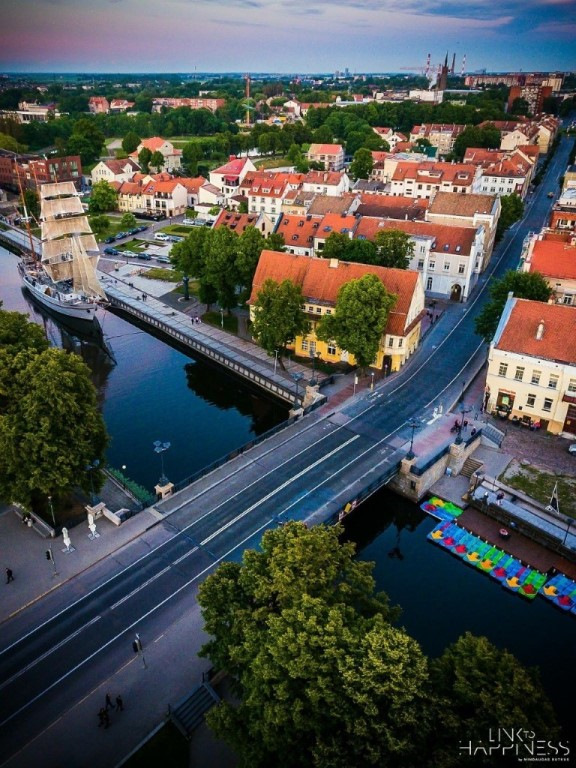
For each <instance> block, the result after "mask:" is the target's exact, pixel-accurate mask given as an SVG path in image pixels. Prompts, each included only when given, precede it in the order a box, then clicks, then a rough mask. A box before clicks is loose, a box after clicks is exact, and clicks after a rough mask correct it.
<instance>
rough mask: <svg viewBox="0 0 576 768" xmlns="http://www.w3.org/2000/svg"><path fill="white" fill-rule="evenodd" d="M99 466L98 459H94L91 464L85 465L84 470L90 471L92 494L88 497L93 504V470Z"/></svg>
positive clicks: (94, 498) (94, 495) (94, 497)
mask: <svg viewBox="0 0 576 768" xmlns="http://www.w3.org/2000/svg"><path fill="white" fill-rule="evenodd" d="M99 466H100V461H99V460H98V459H94V461H93V462H92V463H91V464H87V465H86V472H89V473H90V488H91V490H92V495H91V497H90V504H92V506H94V502H95V501H96V494H95V493H94V470H95V469H98V467H99Z"/></svg>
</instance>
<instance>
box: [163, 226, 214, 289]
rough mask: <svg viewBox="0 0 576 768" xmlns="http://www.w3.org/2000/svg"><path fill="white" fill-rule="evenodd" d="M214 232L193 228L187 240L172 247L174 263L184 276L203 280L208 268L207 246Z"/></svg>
mask: <svg viewBox="0 0 576 768" xmlns="http://www.w3.org/2000/svg"><path fill="white" fill-rule="evenodd" d="M211 234H212V230H209V229H207V228H206V227H192V229H191V232H190V234H189V235H188V237H187V238H186V239H185V240H181V241H180V242H179V243H176V244H175V245H173V246H172V250H171V252H170V255H171V257H172V262H173V263H174V265H175V266H176V268H177V269H178V270H179V271H180V272H182V274H183V275H188V276H189V277H195V278H197V279H198V280H202V279H203V277H204V270H205V267H206V253H207V244H208V239H209V237H210V235H211Z"/></svg>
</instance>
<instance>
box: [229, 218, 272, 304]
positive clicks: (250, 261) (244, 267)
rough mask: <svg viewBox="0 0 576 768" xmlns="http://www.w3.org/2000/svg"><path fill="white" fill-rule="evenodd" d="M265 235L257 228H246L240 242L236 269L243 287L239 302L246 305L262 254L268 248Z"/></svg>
mask: <svg viewBox="0 0 576 768" xmlns="http://www.w3.org/2000/svg"><path fill="white" fill-rule="evenodd" d="M266 247H267V245H266V240H265V238H264V235H262V233H261V232H260V231H259V230H258V229H256V227H246V229H245V230H244V232H242V234H241V235H240V237H239V240H238V250H237V252H236V269H237V271H238V278H239V284H240V286H241V291H240V296H239V301H240V302H241V303H244V302H245V301H247V299H248V298H249V297H250V292H251V290H252V280H253V279H254V273H255V272H256V267H257V266H258V259H259V258H260V254H261V253H262V251H263V250H264V248H266Z"/></svg>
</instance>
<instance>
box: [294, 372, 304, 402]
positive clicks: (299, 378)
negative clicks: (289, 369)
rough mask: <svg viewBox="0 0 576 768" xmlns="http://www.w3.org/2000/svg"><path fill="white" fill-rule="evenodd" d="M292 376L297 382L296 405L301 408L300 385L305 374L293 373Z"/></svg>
mask: <svg viewBox="0 0 576 768" xmlns="http://www.w3.org/2000/svg"><path fill="white" fill-rule="evenodd" d="M292 378H293V379H294V381H295V382H296V398H295V400H294V405H295V406H296V408H299V407H300V397H299V389H298V386H299V384H300V380H301V379H303V378H304V374H303V373H293V374H292Z"/></svg>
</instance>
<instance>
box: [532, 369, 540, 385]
mask: <svg viewBox="0 0 576 768" xmlns="http://www.w3.org/2000/svg"><path fill="white" fill-rule="evenodd" d="M540 376H541V373H540V371H532V378H531V379H530V383H531V384H536V385H538V384H540Z"/></svg>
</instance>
